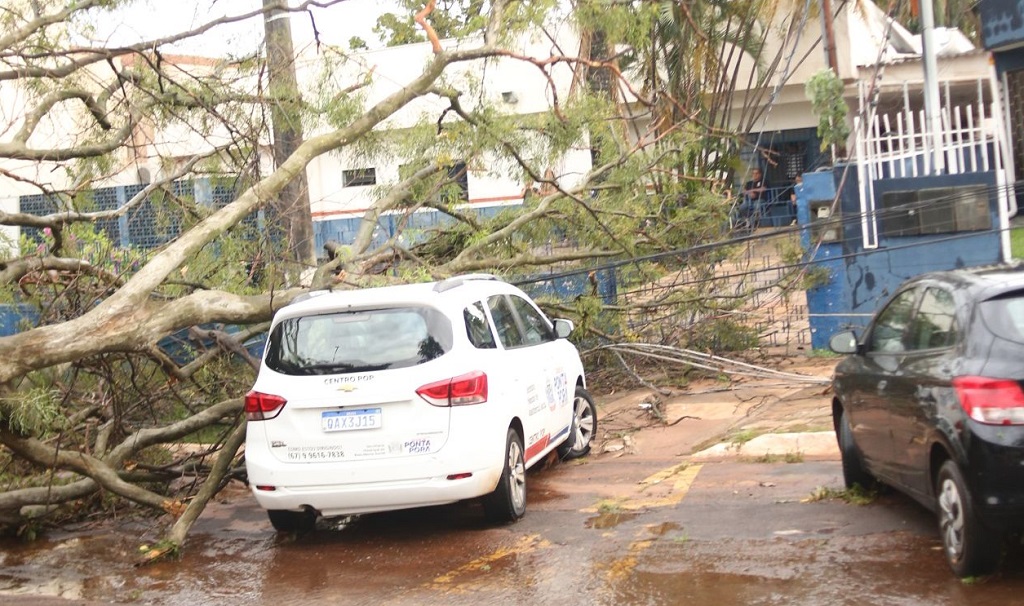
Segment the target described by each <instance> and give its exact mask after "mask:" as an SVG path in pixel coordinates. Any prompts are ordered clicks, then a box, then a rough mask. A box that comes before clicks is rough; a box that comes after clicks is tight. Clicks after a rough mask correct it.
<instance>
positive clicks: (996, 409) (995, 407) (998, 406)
mask: <svg viewBox="0 0 1024 606" xmlns="http://www.w3.org/2000/svg"><path fill="white" fill-rule="evenodd" d="M953 388H954V389H956V393H957V395H958V396H960V406H962V407H963V409H964V412H966V413H967V416H969V417H970V418H972V419H974V420H975V421H978V422H979V423H986V424H988V425H1024V390H1021V387H1020V383H1018V382H1017V381H1013V380H1010V379H992V378H989V377H955V378H954V379H953Z"/></svg>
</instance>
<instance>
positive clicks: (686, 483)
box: [583, 463, 703, 513]
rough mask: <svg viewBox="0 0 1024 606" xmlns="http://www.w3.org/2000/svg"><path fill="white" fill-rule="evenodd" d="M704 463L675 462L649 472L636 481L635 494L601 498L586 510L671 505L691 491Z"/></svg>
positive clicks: (622, 509) (624, 509)
mask: <svg viewBox="0 0 1024 606" xmlns="http://www.w3.org/2000/svg"><path fill="white" fill-rule="evenodd" d="M702 467H703V465H688V464H686V463H683V464H681V465H674V466H672V467H669V468H668V469H663V470H661V471H659V472H658V473H655V474H653V475H650V476H648V477H646V478H644V479H643V480H641V481H640V482H639V485H640V490H639V491H638V492H637V495H636V496H631V497H623V498H619V499H604V500H602V501H601V502H600V503H598V504H597V505H596V506H594V507H588V508H586V509H584V510H583V511H584V512H585V513H597V512H599V511H602V510H619V511H635V510H637V509H650V508H654V507H670V506H673V505H678V504H679V502H680V501H682V500H683V498H684V497H686V494H687V493H688V492H689V491H690V486H691V485H693V481H694V480H696V479H697V474H699V473H700V470H701V468H702Z"/></svg>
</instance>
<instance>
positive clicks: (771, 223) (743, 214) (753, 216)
mask: <svg viewBox="0 0 1024 606" xmlns="http://www.w3.org/2000/svg"><path fill="white" fill-rule="evenodd" d="M793 187H794V186H793V185H786V186H782V187H767V188H765V191H764V197H763V198H762V199H761V200H759V201H757V203H754V201H751V203H750V204H749V205H748V206H749V208H746V207H744V205H743V202H744V200H745V198H744V196H743V195H742V194H741V195H740V196H739V197H737V198H736V199H735V200H734V201H733V204H732V213H731V218H732V224H733V227H734V228H738V229H744V228H747V229H755V228H758V227H783V226H786V225H790V224H792V223H793V221H796V199H795V198H794V189H793Z"/></svg>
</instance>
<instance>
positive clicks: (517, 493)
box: [483, 427, 526, 524]
mask: <svg viewBox="0 0 1024 606" xmlns="http://www.w3.org/2000/svg"><path fill="white" fill-rule="evenodd" d="M483 504H484V515H485V516H486V517H487V520H488V521H490V522H492V523H495V524H507V523H509V522H515V521H516V520H518V519H519V518H521V517H523V514H524V513H526V460H525V459H524V457H523V439H522V438H521V437H519V434H518V433H517V432H516V430H515V429H512V428H511V427H509V429H508V433H507V434H506V438H505V464H504V466H503V468H502V470H501V478H500V479H499V480H498V486H497V487H496V488H495V489H494V492H492V493H491V494H489V495H487V496H485V497H484V499H483Z"/></svg>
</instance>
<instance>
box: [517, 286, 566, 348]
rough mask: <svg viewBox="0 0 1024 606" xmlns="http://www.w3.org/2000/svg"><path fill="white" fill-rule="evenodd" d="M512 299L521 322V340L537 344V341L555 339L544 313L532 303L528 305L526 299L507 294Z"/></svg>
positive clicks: (542, 341)
mask: <svg viewBox="0 0 1024 606" xmlns="http://www.w3.org/2000/svg"><path fill="white" fill-rule="evenodd" d="M509 299H510V300H511V301H512V306H513V307H514V308H515V310H516V312H517V313H518V314H519V319H520V320H522V322H523V330H524V331H525V334H524V335H523V340H524V342H525V343H526V344H527V345H537V344H538V343H547V342H548V341H554V340H555V331H553V330H552V329H551V325H550V324H548V321H547V318H545V317H544V314H542V313H540V312H539V311H537V308H535V307H534V306H533V305H530V303H529V302H527V301H526V299H523V298H522V297H517V296H514V295H513V296H509Z"/></svg>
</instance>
